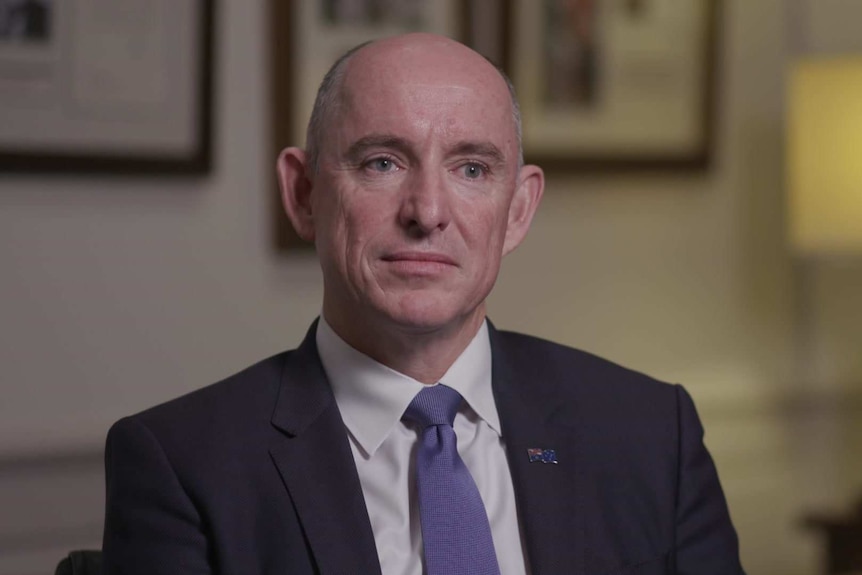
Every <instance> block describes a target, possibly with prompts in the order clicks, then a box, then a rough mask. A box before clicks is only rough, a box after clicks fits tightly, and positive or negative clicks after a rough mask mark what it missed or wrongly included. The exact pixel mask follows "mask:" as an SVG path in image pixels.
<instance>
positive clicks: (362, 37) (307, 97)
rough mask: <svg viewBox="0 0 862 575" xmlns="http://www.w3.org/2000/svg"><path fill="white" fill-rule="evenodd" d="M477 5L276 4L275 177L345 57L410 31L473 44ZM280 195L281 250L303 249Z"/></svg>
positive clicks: (456, 1)
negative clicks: (329, 76) (472, 25)
mask: <svg viewBox="0 0 862 575" xmlns="http://www.w3.org/2000/svg"><path fill="white" fill-rule="evenodd" d="M494 1H495V2H496V1H497V0H494ZM472 4H473V2H472V0H471V1H468V2H465V1H462V0H301V1H300V0H271V1H270V9H271V15H272V17H271V19H270V21H271V23H272V29H271V35H272V40H273V48H272V63H273V69H272V77H273V89H274V95H273V102H274V110H273V120H274V122H273V126H274V129H273V134H272V137H273V149H274V153H273V167H272V169H273V174H274V173H275V165H274V161H275V158H276V157H277V156H278V153H279V152H280V151H281V150H282V149H284V148H285V147H287V146H300V147H304V146H305V128H306V125H307V124H308V118H309V117H310V116H311V109H312V107H313V105H314V98H315V96H316V94H317V88H318V86H319V85H320V82H321V80H323V76H324V75H325V74H326V71H327V70H328V69H329V67H330V66H331V65H332V63H333V62H335V60H336V59H337V58H338V57H339V56H341V55H342V54H343V53H344V52H346V51H347V50H349V49H350V48H352V47H354V46H356V45H357V44H360V43H362V42H365V41H368V40H373V39H377V38H383V37H386V36H393V35H396V34H401V33H405V32H414V31H423V32H433V33H436V34H442V35H445V36H450V37H452V38H456V39H458V40H461V41H468V40H469V38H468V37H469V36H470V24H469V22H470V18H471V14H472V11H473V8H472ZM501 23H502V21H501ZM495 40H496V38H490V39H489V40H488V41H489V42H493V41H495ZM276 187H277V186H276ZM274 196H275V203H276V205H275V209H274V212H275V214H276V216H275V217H276V221H275V225H274V230H275V245H276V247H277V249H285V248H288V247H292V246H297V245H303V243H302V242H301V240H300V239H299V238H298V237H297V236H296V234H295V232H294V231H293V228H292V227H291V225H290V222H289V221H288V220H287V217H286V216H285V215H284V212H283V210H282V208H281V200H280V197H279V196H278V194H274Z"/></svg>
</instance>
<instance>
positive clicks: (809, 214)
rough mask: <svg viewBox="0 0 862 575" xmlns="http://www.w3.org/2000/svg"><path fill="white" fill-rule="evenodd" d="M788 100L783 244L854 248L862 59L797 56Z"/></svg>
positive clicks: (859, 203)
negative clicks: (786, 226)
mask: <svg viewBox="0 0 862 575" xmlns="http://www.w3.org/2000/svg"><path fill="white" fill-rule="evenodd" d="M789 98H790V99H789V102H788V126H787V169H788V185H789V189H790V201H789V206H788V210H789V216H790V227H789V231H790V241H791V244H792V245H793V247H794V249H795V250H797V251H799V252H801V253H804V254H813V253H816V254H824V253H841V252H848V251H859V250H862V57H853V58H849V57H841V58H835V57H831V58H810V59H805V60H802V61H799V62H797V63H796V64H795V65H794V67H793V70H792V72H791V77H790V87H789Z"/></svg>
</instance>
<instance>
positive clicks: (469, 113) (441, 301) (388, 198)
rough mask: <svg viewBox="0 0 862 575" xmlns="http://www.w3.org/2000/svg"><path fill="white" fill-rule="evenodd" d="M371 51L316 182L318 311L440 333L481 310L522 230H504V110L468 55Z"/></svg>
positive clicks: (508, 204)
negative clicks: (321, 299)
mask: <svg viewBox="0 0 862 575" xmlns="http://www.w3.org/2000/svg"><path fill="white" fill-rule="evenodd" d="M376 48H377V47H376V46H371V47H370V48H367V49H365V50H363V51H362V52H360V53H359V54H357V55H356V56H355V57H354V60H353V61H351V63H350V65H349V68H348V70H347V72H346V76H345V78H344V85H343V88H342V97H341V101H340V104H339V105H337V111H336V112H335V113H333V114H331V116H330V118H329V120H328V124H327V130H326V136H327V137H326V140H325V141H323V142H321V146H320V164H319V165H320V167H319V171H318V173H317V174H313V175H311V176H310V178H311V180H312V190H313V191H312V195H311V205H312V214H313V221H314V239H315V243H316V247H317V252H318V256H319V258H320V261H321V265H322V268H323V274H324V284H325V288H324V314H325V315H326V317H327V319H328V320H330V321H333V319H335V318H338V319H337V321H338V322H339V323H347V322H372V324H371V325H379V322H381V321H382V322H385V323H388V324H390V325H392V326H396V327H398V328H400V329H402V330H403V329H406V330H409V331H413V332H417V333H421V332H431V331H435V330H438V329H441V328H444V329H445V328H446V327H451V326H454V325H457V324H458V323H459V322H463V321H465V320H467V319H469V318H470V317H471V316H475V315H476V314H482V315H483V316H484V304H483V302H484V300H485V297H486V296H487V295H488V293H489V292H490V290H491V288H492V286H493V284H494V281H495V280H496V278H497V273H498V271H499V267H500V259H501V257H502V255H503V254H504V252H508V251H510V250H511V249H513V248H514V247H515V246H516V245H517V243H519V242H520V240H521V238H522V237H523V233H525V232H526V229H524V230H523V233H521V230H520V228H519V229H518V230H515V231H514V233H509V227H510V226H509V220H510V217H511V216H512V213H513V211H514V212H518V210H520V211H523V204H524V200H521V199H519V198H518V195H517V194H516V189H517V188H518V186H519V173H518V144H517V139H516V138H517V137H516V132H515V126H514V121H513V118H512V107H511V103H510V99H509V95H508V91H507V89H506V87H505V83H504V82H503V80H502V79H501V78H500V77H499V75H498V74H497V72H496V71H495V70H494V69H493V68H492V67H491V66H489V65H488V64H487V63H486V62H485V61H484V60H483V59H481V58H480V57H478V56H477V55H475V54H472V53H470V56H472V57H470V58H465V57H464V54H459V53H457V52H456V53H454V54H449V56H450V57H449V58H447V57H446V56H447V55H446V54H445V50H443V52H444V54H443V55H441V54H440V53H439V52H437V51H434V50H429V49H427V48H425V49H423V48H419V47H415V46H412V47H411V46H406V47H402V48H401V49H400V50H399V51H394V52H393V51H391V50H390V52H388V53H380V52H383V50H375V49H376ZM458 49H459V50H464V51H466V49H464V48H463V47H460V46H459V47H458ZM453 59H454V61H453ZM513 198H514V199H515V202H514V203H513ZM516 204H517V205H516ZM519 213H520V212H519ZM516 215H517V214H516ZM530 215H532V211H530ZM527 225H529V222H527ZM516 227H517V225H516ZM359 325H367V324H363V323H360V324H359Z"/></svg>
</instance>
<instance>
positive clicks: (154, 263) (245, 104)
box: [0, 0, 862, 575]
mask: <svg viewBox="0 0 862 575" xmlns="http://www.w3.org/2000/svg"><path fill="white" fill-rule="evenodd" d="M726 4H727V6H726V10H725V14H724V17H723V33H724V38H723V50H722V56H723V57H722V61H721V66H720V68H721V70H720V74H719V79H720V85H719V98H718V100H719V104H720V105H719V110H718V114H719V115H718V131H719V133H718V149H717V155H716V162H715V166H714V168H713V169H712V170H711V171H709V172H707V173H705V174H694V175H674V174H664V175H651V176H624V177H604V178H601V177H576V176H564V175H560V174H553V173H552V174H549V182H548V183H549V189H548V191H547V194H546V198H545V203H544V205H543V206H542V208H541V209H540V212H539V214H538V216H537V221H536V225H535V228H534V230H533V232H531V236H530V237H529V238H528V240H527V243H526V244H525V245H524V246H522V248H521V249H519V250H518V251H517V252H516V253H514V254H513V255H512V256H510V257H509V258H508V260H507V262H506V263H505V267H504V270H503V273H502V275H501V278H500V280H499V282H498V285H497V288H496V291H495V293H494V295H493V296H492V298H491V303H490V306H491V314H492V318H493V319H494V321H495V322H496V323H497V325H498V326H499V327H502V328H507V329H517V330H521V331H526V332H529V333H534V334H539V335H542V336H545V337H549V338H552V339H556V340H559V341H561V342H565V343H568V344H571V345H576V346H579V347H582V348H585V349H588V350H591V351H594V352H596V353H599V354H601V355H605V356H607V357H609V358H612V359H614V360H616V361H618V362H621V363H624V364H626V365H629V366H632V367H635V368H637V369H640V370H643V371H646V372H649V373H651V374H653V375H655V376H658V377H661V378H664V379H668V380H672V381H679V382H682V383H684V384H685V385H686V386H687V387H688V388H689V389H690V390H691V391H692V393H693V395H694V396H695V399H696V400H697V402H698V406H699V408H700V411H701V413H702V415H703V418H704V420H705V423H706V426H707V442H708V444H709V446H710V447H711V449H712V450H713V453H714V455H715V457H716V459H717V461H718V464H719V468H720V472H721V475H722V479H723V482H724V485H725V487H726V490H727V493H728V497H729V500H730V503H731V512H732V514H733V516H734V519H735V521H736V523H737V526H738V528H739V531H740V535H741V538H742V543H743V557H744V560H745V563H746V566H747V569H748V571H749V573H750V574H752V575H771V574H773V573H783V574H787V575H794V574H799V575H803V574H810V573H814V570H815V567H816V565H817V560H818V556H817V547H816V546H815V540H814V539H813V538H812V537H811V536H810V535H808V534H806V533H805V532H804V531H801V530H800V528H799V527H798V519H799V517H800V515H801V513H803V511H804V510H805V509H807V508H809V507H810V506H811V505H837V504H842V503H846V502H847V501H849V499H850V498H851V496H852V495H853V494H854V493H856V492H858V491H859V490H860V484H862V481H859V479H860V476H862V472H860V470H859V469H858V466H854V465H852V464H851V463H849V461H850V456H849V455H848V454H850V453H852V449H853V444H852V443H850V442H849V439H848V438H853V437H857V438H858V437H859V436H860V434H859V433H858V432H857V431H855V428H853V427H852V426H851V425H850V422H851V421H852V419H853V417H852V413H850V412H847V411H841V413H843V414H844V416H843V419H842V418H840V417H837V416H836V408H835V406H834V398H835V397H840V396H836V395H835V393H836V392H834V390H835V389H839V390H840V389H842V386H843V385H844V383H845V382H848V381H853V380H854V378H855V380H856V381H857V382H860V380H862V360H860V357H859V354H857V353H855V350H856V348H858V345H859V342H860V335H862V333H860V328H859V327H858V326H860V325H862V321H858V320H860V319H862V317H860V316H862V302H860V301H859V296H857V295H856V294H857V293H860V292H862V271H860V269H859V267H860V266H858V265H856V264H855V263H853V262H849V263H848V262H841V263H839V264H835V263H826V264H817V265H815V266H810V267H807V268H804V269H802V270H801V271H802V272H804V273H800V270H799V269H798V267H797V266H795V265H794V262H793V261H792V259H791V257H790V256H789V255H788V254H787V253H786V249H785V246H784V242H783V220H782V217H783V200H782V171H783V167H782V161H783V159H782V130H783V128H782V113H783V71H784V66H785V63H786V60H787V58H788V48H787V46H786V42H785V40H786V31H787V28H788V27H789V24H788V21H789V20H788V16H787V14H788V11H787V5H786V3H785V2H782V1H781V0H756V1H753V0H728V1H727V2H726ZM851 4H852V3H851ZM219 6H220V14H219V16H220V17H219V30H218V38H219V40H220V41H219V46H218V54H217V56H218V64H219V67H218V86H217V117H216V125H217V134H218V137H217V141H216V142H217V145H216V169H215V171H214V173H213V174H212V175H211V176H209V177H207V178H203V179H200V180H172V179H144V180H140V179H132V178H91V177H76V178H65V177H64V178H47V177H31V176H26V177H25V176H16V177H9V176H4V177H3V178H2V179H0V270H2V278H3V279H2V280H0V365H3V366H4V370H3V375H2V379H0V385H2V397H3V401H2V403H0V509H4V512H2V513H0V574H4V573H10V574H11V573H16V574H18V575H26V574H27V573H44V572H48V571H49V570H50V569H49V567H48V566H49V565H51V564H52V563H53V562H54V561H55V559H56V558H58V557H59V556H60V555H61V554H62V552H63V550H64V549H68V548H71V547H80V546H88V545H89V546H98V544H99V540H98V538H99V534H100V521H101V518H100V515H101V505H102V501H101V497H102V487H103V486H102V483H101V482H102V476H101V470H100V467H99V463H98V459H99V455H100V449H101V443H102V441H103V438H104V434H105V432H106V430H107V427H108V425H109V424H110V422H111V421H113V420H115V419H116V418H118V417H120V416H122V415H124V414H127V413H131V412H133V411H136V410H139V409H142V408H144V407H146V406H149V405H151V404H153V403H155V402H158V401H161V400H164V399H168V398H170V397H173V396H176V395H178V394H180V393H182V392H184V391H186V390H189V389H193V388H196V387H199V386H201V385H204V384H207V383H210V382H212V381H215V380H216V379H219V378H221V377H223V376H225V375H227V374H229V373H231V372H233V371H235V370H238V369H239V368H241V367H243V366H245V365H247V364H249V363H251V362H252V361H254V360H256V359H258V358H260V357H263V356H265V355H268V354H271V353H275V352H277V351H279V350H281V349H283V348H286V347H289V346H292V345H294V344H295V343H296V342H297V341H298V340H299V339H300V338H301V336H302V334H303V333H304V331H305V329H306V326H307V324H308V323H309V321H310V320H311V319H312V318H313V317H314V316H315V315H316V312H317V310H318V308H319V305H320V303H319V301H320V277H319V272H318V270H317V267H316V264H315V263H314V261H313V260H312V259H311V258H310V257H308V256H301V255H300V256H293V257H287V258H285V257H282V256H278V255H276V254H274V253H273V252H272V251H271V250H270V246H269V241H268V238H269V225H270V214H269V212H268V210H269V209H270V205H271V202H270V198H269V197H268V196H267V194H268V193H269V189H268V185H269V182H270V179H269V174H270V169H271V164H272V161H271V159H270V158H268V156H269V150H268V148H267V140H266V138H267V122H268V116H267V110H268V101H267V93H268V85H267V78H266V77H265V72H266V64H265V57H266V56H265V38H264V36H263V34H262V31H263V30H265V29H266V27H265V14H264V11H263V8H264V2H263V0H255V1H249V0H224V1H223V2H220V3H219ZM819 6H820V8H818V9H817V10H818V11H817V14H816V18H813V19H812V20H811V21H816V26H812V28H814V30H813V32H811V34H812V37H813V38H814V40H812V41H811V42H810V43H811V45H813V46H814V47H816V49H822V50H827V49H835V46H834V45H833V46H829V45H828V43H829V41H828V40H822V39H821V38H822V37H823V34H824V33H823V30H830V29H831V27H830V22H833V23H835V26H839V25H842V24H843V23H844V22H845V20H846V18H847V17H848V12H847V11H848V10H851V9H849V8H847V3H846V2H845V3H843V4H842V2H840V1H838V0H833V1H831V2H823V3H821V4H819ZM857 21H858V20H857ZM827 35H828V34H827ZM836 36H838V37H842V38H843V37H844V36H841V35H840V34H838V35H836ZM845 36H847V37H849V38H850V40H842V41H844V42H851V41H852V38H853V37H854V36H853V35H849V34H845ZM832 41H833V42H837V40H832ZM847 47H848V46H847V45H846V44H842V45H841V46H840V48H841V49H846V48H847ZM858 48H862V46H859V47H858ZM803 288H804V289H803ZM801 296H805V298H804V299H803V298H802V297H801ZM805 301H808V302H809V303H810V305H808V306H807V307H804V306H801V305H799V303H800V302H802V303H804V302H805ZM806 310H808V311H806ZM800 318H801V319H800ZM806 391H811V392H812V393H814V394H815V395H811V394H809V395H804V396H800V392H806ZM800 397H802V399H800ZM812 398H814V399H812ZM817 398H825V399H817ZM842 441H844V443H841V442H842ZM42 455H51V456H52V457H49V458H43V457H42ZM56 455H59V456H60V457H54V456H56ZM34 509H35V510H38V513H34ZM10 510H11V511H10Z"/></svg>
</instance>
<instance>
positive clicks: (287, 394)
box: [270, 322, 380, 575]
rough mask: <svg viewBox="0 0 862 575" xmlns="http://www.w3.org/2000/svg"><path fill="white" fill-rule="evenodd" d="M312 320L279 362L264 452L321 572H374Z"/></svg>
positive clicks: (358, 491)
mask: <svg viewBox="0 0 862 575" xmlns="http://www.w3.org/2000/svg"><path fill="white" fill-rule="evenodd" d="M316 331H317V322H315V323H314V324H312V326H311V329H309V331H308V334H307V335H306V337H305V340H304V341H303V343H302V345H301V346H300V347H299V348H298V349H297V350H296V351H294V352H293V353H291V354H290V355H289V356H288V358H287V360H286V363H285V367H284V372H283V374H282V378H281V386H280V390H279V397H278V400H277V403H276V408H275V411H274V413H273V416H272V423H273V425H275V426H276V427H277V428H279V429H281V430H282V431H283V432H284V433H285V436H284V437H283V439H282V440H281V442H280V443H279V444H278V445H276V446H275V447H273V448H272V449H271V450H270V454H271V455H272V458H273V461H274V462H275V465H276V467H277V468H278V472H279V473H280V474H281V478H282V481H283V482H284V485H285V487H286V488H287V490H288V492H289V494H290V498H291V500H292V501H293V504H294V507H295V509H296V512H297V514H298V516H299V520H300V522H301V523H302V527H303V530H304V532H305V534H306V537H307V538H308V544H309V546H310V547H311V551H312V554H313V555H314V559H315V561H316V563H317V565H318V567H319V569H320V572H321V573H322V574H323V575H340V574H342V573H371V574H374V573H377V574H379V573H380V564H379V560H378V557H377V549H376V547H375V544H374V534H373V532H372V529H371V523H370V521H369V519H368V512H367V510H366V508H365V499H364V497H363V495H362V487H361V485H360V483H359V476H358V475H357V472H356V465H355V464H354V462H353V455H352V453H351V451H350V444H349V440H348V438H347V432H346V430H345V427H344V423H343V421H342V419H341V414H340V412H339V411H338V406H337V405H336V403H335V398H334V397H333V395H332V391H331V389H330V387H329V383H328V381H327V380H326V375H325V372H324V370H323V366H322V365H321V363H320V358H319V356H318V354H317V344H316V342H315V333H316Z"/></svg>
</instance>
